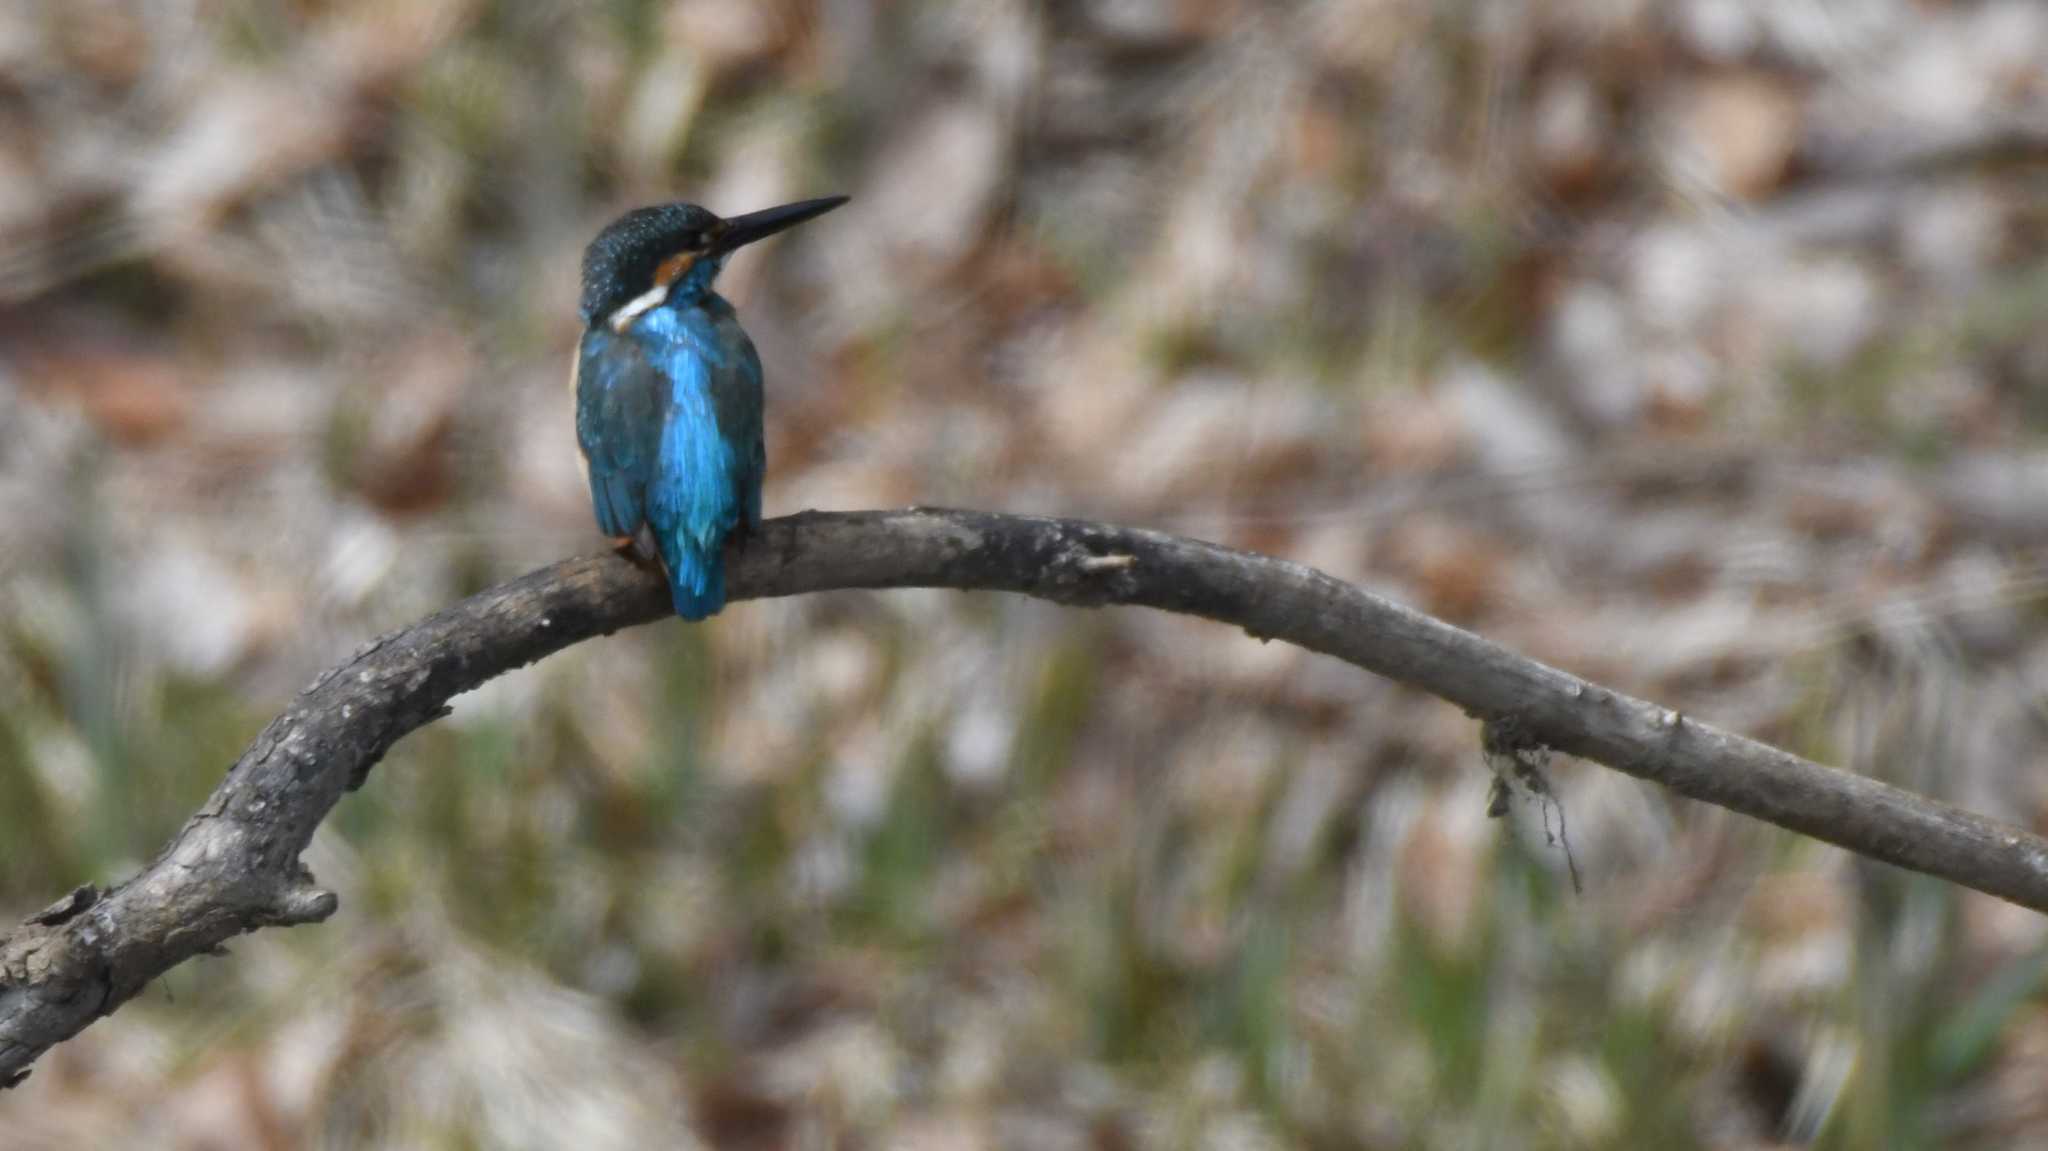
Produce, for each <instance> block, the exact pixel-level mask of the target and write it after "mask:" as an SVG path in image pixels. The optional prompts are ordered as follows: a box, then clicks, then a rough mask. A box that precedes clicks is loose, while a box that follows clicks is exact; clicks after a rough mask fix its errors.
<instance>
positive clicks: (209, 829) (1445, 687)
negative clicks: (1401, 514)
mask: <svg viewBox="0 0 2048 1151" xmlns="http://www.w3.org/2000/svg"><path fill="white" fill-rule="evenodd" d="M727 562H728V580H729V584H730V587H731V589H732V593H733V595H734V597H735V598H741V599H745V598H760V597H765V596H787V595H798V594H801V593H804V592H814V591H826V590H830V589H835V588H892V587H946V588H968V589H989V590H999V591H1013V592H1022V593H1024V594H1026V595H1033V596H1038V597H1040V598H1043V599H1049V600H1053V601H1055V602H1059V603H1064V604H1073V605H1077V606H1084V607H1096V606H1101V605H1106V604H1131V605H1140V606H1145V607H1154V608H1160V609H1163V610H1166V611H1172V612H1179V613H1183V614H1188V615H1197V616H1204V617H1207V618H1209V619H1213V620H1218V621H1221V622H1224V623H1228V624H1233V625H1235V626H1238V627H1241V628H1243V629H1244V630H1245V631H1246V632H1248V633H1250V634H1252V635H1254V636H1257V637H1259V638H1261V639H1280V640H1286V641H1287V642H1289V643H1294V644H1298V645H1300V646H1302V647H1305V648H1308V649H1310V650H1312V651H1318V652H1322V653H1325V654H1328V655H1332V656H1335V657H1337V658H1338V659H1342V660H1345V661H1346V662H1349V663H1353V664H1356V665H1358V666H1359V667H1362V668H1365V669H1366V670H1368V671H1372V672H1377V673H1378V674H1380V675H1383V676H1386V677H1388V678H1390V679H1394V680H1398V681H1400V682H1402V683H1405V684H1409V685H1411V686H1413V687H1416V688H1419V689H1421V690H1423V691H1426V692H1429V693H1431V694H1433V695H1437V696H1441V697H1442V698H1444V699H1447V700H1449V701H1451V702H1453V703H1456V704H1458V705H1459V706H1461V707H1463V708H1464V709H1465V710H1466V711H1467V712H1469V713H1471V714H1473V715H1475V716H1478V717H1482V718H1484V719H1488V720H1494V721H1501V722H1502V725H1503V726H1504V727H1507V728H1511V729H1512V731H1513V732H1514V733H1515V738H1516V739H1517V740H1519V741H1522V742H1524V743H1525V744H1529V745H1533V744H1539V743H1540V744H1543V745H1547V746H1549V747H1551V748H1553V749H1556V750H1558V751H1562V752H1567V753H1569V754H1572V755H1576V756H1579V757H1581V758H1584V759H1589V760H1593V761H1595V762H1598V763H1603V764H1606V765H1607V766H1609V767H1613V768H1618V769H1619V770H1622V771H1625V772H1628V773H1629V774H1631V775H1635V776H1638V777H1640V778H1643V779H1647V780H1651V781H1653V782H1656V783H1661V784H1663V785H1665V786H1666V787H1669V788H1670V789H1672V790H1673V791H1676V792H1678V793H1680V794H1682V795H1686V796H1690V797H1692V798H1694V799H1700V800H1705V801H1706V802H1708V803H1714V804H1718V805H1720V806H1722V807H1726V808H1729V809H1731V810H1734V811H1739V812H1742V813H1744V814H1747V815H1753V816H1756V817H1757V818H1759V819H1764V820H1768V821H1770V822H1772V823H1775V824H1777V825H1779V826H1781V827H1786V828H1790V829H1792V830H1794V831H1798V832H1803V833H1805V834H1807V835H1811V836H1814V837H1816V838H1819V839H1823V840H1827V841H1828V842H1830V843H1835V844H1839V845H1841V846H1843V847H1846V848H1848V849H1849V850H1851V851H1855V852H1857V853H1859V854H1862V855H1866V856H1870V857H1871V858H1874V859H1879V860H1882V861H1884V862H1887V863H1892V864H1896V865H1898V866H1900V867H1905V868H1910V869H1912V870H1914V871H1921V872H1926V873H1927V874H1929V875H1934V876H1939V877H1941V878H1943V879H1947V880H1951V881H1953V882H1955V883H1959V884H1962V885H1964V886H1966V887H1972V888H1975V889H1977V890H1979V891H1983V892H1987V893H1989V894H1992V895H1996V896H2000V897H2002V898H2005V899H2009V900H2011V901H2013V902H2014V903H2018V904H2021V905H2023V906H2026V907H2030V908H2033V909H2035V910H2040V911H2048V841H2044V840H2042V839H2040V838H2038V837H2036V836H2034V835H2030V834H2028V833H2026V832H2024V831H2021V830H2019V829H2018V828H2015V827H2010V826H2007V825H2005V824H2001V823H1998V822H1996V821H1993V820H1990V819H1986V818H1984V817H1982V816H1978V815H1973V814H1970V813H1969V812H1965V811H1961V810H1958V809H1956V808H1954V807H1950V806H1948V805H1946V804H1942V803H1938V802H1935V801H1932V800H1929V799H1925V798H1923V797H1920V796H1917V795H1914V794H1912V793H1910V792H1906V791H1902V790H1900V789H1899V788H1896V787H1892V786H1890V785H1888V784H1884V783H1880V782H1878V781H1876V780H1873V779H1868V778H1864V777H1862V776H1857V775H1851V774H1849V773H1848V772H1844V771H1840V770H1837V769H1834V768H1830V767H1823V766H1821V765H1820V764H1817V763H1812V762H1810V761H1807V760H1804V759H1801V758H1799V757H1798V756H1795V755H1792V754H1790V753H1787V752H1784V751H1780V750H1778V749H1776V748H1773V747H1769V746H1767V745H1765V744H1761V743H1757V742H1755V741H1753V740H1749V739H1744V738H1742V737H1741V736H1737V735H1732V734H1730V733H1728V732H1724V731H1720V730H1718V729H1716V728H1713V727H1710V726H1708V725H1706V724H1703V723H1699V722H1697V721H1694V720H1692V719H1689V718H1683V717H1680V716H1679V715H1678V714H1677V713H1676V712H1672V711H1669V710H1667V709H1665V708H1662V707H1658V706H1656V705H1654V704H1650V703H1647V702H1645V701H1643V700H1639V699H1633V698H1630V697H1629V696H1625V695H1622V694H1620V693H1618V692H1614V691H1610V690H1608V689H1606V688H1603V687H1600V686H1598V685H1595V684H1591V683H1587V682H1585V681H1584V680H1581V679H1578V678H1577V677H1575V676H1572V675H1569V674H1567V673H1565V672H1562V671H1558V670H1556V669H1554V668H1550V667H1545V666H1544V665H1542V664H1539V663H1536V662H1534V661H1532V660H1529V659H1525V658H1523V657H1521V656H1518V655H1516V654H1514V653H1513V652H1510V651H1508V650H1507V649H1505V648H1502V647H1500V646H1499V645H1497V644H1494V643H1492V642H1490V641H1488V640H1485V639H1482V638H1480V637H1479V636H1476V635H1473V634H1471V633H1470V632H1466V631H1462V630H1460V629H1458V628H1455V627H1452V626H1451V625H1449V624H1446V623H1443V622H1441V621H1439V620H1436V619H1433V618H1431V617H1429V616H1426V615H1423V614H1421V613H1419V612H1415V611H1412V610H1410V609H1408V608H1405V607H1401V606H1399V605H1397V604H1394V603H1392V602H1390V601H1388V600H1385V599H1383V598H1381V597H1379V596H1376V595H1373V594H1372V593H1370V592H1367V591H1364V590H1361V589H1359V588H1357V587H1353V586H1352V585H1350V584H1346V583H1343V582H1342V581H1339V580H1337V579H1333V578H1332V577H1330V576H1327V575H1324V574H1322V573H1321V572H1318V571H1315V570H1313V569H1311V568H1307V567H1304V566H1302V565H1300V564H1295V563H1289V562H1287V561H1284V560H1278V559H1271V558H1268V557H1265V556H1259V555H1253V554H1250V553H1246V552H1240V551H1233V550H1231V549H1228V548H1223V547H1218V546H1216V545H1214V544H1206V543H1200V542H1197V541H1194V540H1187V539H1181V538H1178V537H1175V536H1169V535H1163V534H1160V533H1157V532H1148V531H1137V530H1132V529H1128V528H1119V527H1112V526H1108V525H1104V524H1095V523H1087V522H1082V521H1076V520H1054V519H1037V518H1028V517H1022V516H1006V515H994V514H990V513H985V512H971V511H936V510H911V511H903V512H854V513H830V514H828V513H805V514H803V515H798V516H791V517H788V518H785V519H778V520H773V521H771V522H769V523H767V524H765V525H763V527H762V528H761V530H760V532H759V533H758V534H757V535H756V536H755V537H754V538H753V539H751V540H749V541H748V542H746V543H745V544H743V545H740V546H737V547H735V548H734V549H733V550H731V551H730V552H729V553H728V555H727ZM668 614H669V607H668V596H667V592H666V589H665V588H664V586H663V584H662V581H661V580H660V579H659V578H658V577H657V576H656V575H654V574H653V573H651V572H648V571H645V570H642V569H640V568H637V567H635V566H634V565H632V564H631V563H629V562H627V561H625V560H623V559H620V558H618V557H615V556H604V557H598V558H583V559H572V560H565V561H563V562H561V563H558V564H555V565H554V566H552V567H548V568H543V569H541V570H539V571H536V572H533V573H531V574H529V575H526V576H523V577H521V578H519V579H516V580H513V581H511V582H509V583H505V584H501V585H499V586H497V587H494V588H491V589H490V590H488V591H484V592H481V593H479V594H477V595H474V596H471V597H470V598H469V599H466V600H464V601H462V602H461V603H458V604H456V605H454V606H453V607H450V608H448V609H446V610H444V611H442V612H439V613H438V614H435V615H433V616H431V617H429V618H427V619H425V620H422V621H421V622H419V623H417V624H415V625H413V626H412V627H409V628H406V629H404V630H402V631H399V632H395V633H393V634H391V635H388V636H385V637H384V638H382V639H379V640H377V641H375V642H373V643H371V644H369V645H368V646H366V647H364V648H363V649H362V650H361V651H358V652H357V653H356V654H355V655H354V656H352V657H351V658H350V659H349V660H348V661H347V662H346V663H343V664H342V665H341V666H339V667H337V668H334V669H332V670H331V671H328V672H326V673H325V674H323V675H322V676H320V678H319V679H318V680H316V681H315V682H314V683H313V684H312V686H310V687H308V688H307V689H306V690H305V691H304V692H302V693H301V694H300V695H299V697H298V698H297V699H296V700H295V701H293V703H292V704H291V706H290V707H288V708H287V709H286V710H285V712H284V713H283V714H282V715H280V716H278V717H277V718H276V719H274V720H272V721H271V723H270V724H269V726H267V727H265V728H264V729H263V731H262V733H261V734H259V735H258V736H257V737H256V740H255V742H254V743H252V744H251V745H250V746H249V749H248V750H247V751H245V752H244V753H243V754H242V757H241V758H240V759H239V760H237V761H236V762H235V764H234V766H233V767H232V768H230V769H229V770H228V774H227V778H226V779H224V780H223V781H222V782H221V784H220V786H219V787H218V788H216V789H215V791H214V793H213V795H212V797H211V798H210V799H208V801H207V803H206V805H205V806H204V807H202V808H201V809H200V810H199V811H198V813H197V814H195V815H193V817H192V818H191V820H190V821H188V822H187V823H186V824H185V826H184V828H183V829H182V830H180V831H179V832H178V835H177V837H176V838H175V839H173V840H172V841H171V843H170V845H169V846H168V847H166V848H165V849H164V851H163V852H162V854H160V855H159V856H157V858H156V859H155V860H154V861H153V862H151V863H150V864H149V866H147V867H145V868H144V869H143V870H142V872H141V873H140V874H138V875H136V876H134V877H133V878H131V879H129V880H127V881H125V882H123V883H121V884H119V885H118V886H115V887H113V888H111V889H109V890H107V891H105V892H100V891H97V890H95V889H93V888H91V887H84V888H80V889H79V890H78V891H76V892H73V893H72V894H71V895H70V896H69V897H67V898H66V899H64V900H61V901H59V902H58V903H57V904H55V905H53V906H52V907H50V908H48V909H46V910H44V911H43V912H41V913H39V914H37V915H35V916H33V917H31V918H30V919H29V920H27V921H26V922H24V923H22V924H21V925H20V926H19V927H17V928H16V929H15V930H14V932H13V933H12V934H10V935H9V936H7V937H6V938H5V939H0V1083H11V1082H14V1081H18V1080H19V1079H20V1077H21V1076H23V1075H24V1074H26V1072H27V1069H28V1067H29V1065H30V1064H31V1063H32V1062H34V1060H35V1059H36V1058H37V1057H38V1056H40V1055H41V1054H42V1053H43V1052H44V1051H46V1050H48V1049H49V1048H50V1047H51V1046H52V1045H54V1044H56V1043H59V1042H62V1041H63V1040H65V1039H68V1038H70V1037H71V1036H73V1035H76V1034H78V1032H80V1031H81V1030H83V1029H84V1028H85V1027H86V1026H87V1025H88V1024H90V1023H91V1022H92V1021H93V1020H95V1019H98V1018H99V1017H101V1016H103V1015H106V1014H108V1013H110V1012H112V1011H113V1010H114V1009H115V1008H117V1007H119V1006H120V1005H121V1004H122V1003H123V1002H125V1001H126V1000H128V999H129V998H130V997H132V996H133V995H135V993H136V992H138V991H140V990H141V989H142V988H143V987H144V986H145V985H146V984H148V983H149V981H150V980H152V979H154V978H156V977H157V976H158V975H161V974H163V973H164V972H165V971H168V970H169V969H170V968H172V967H174V966H176V965H177V964H179V963H181V962H183V961H184V960H186V959H189V958H191V957H192V956H194V955H198V954H201V953H203V952H208V951H212V950H215V949H217V948H218V947H219V946H220V945H221V944H222V943H223V942H225V941H227V940H229V939H231V938H233V937H235V936H237V935H240V934H242V933H244V932H248V931H254V930H255V929H257V928H259V927H267V926H271V925H275V924H293V923H310V922H315V921H318V920H321V919H325V918H326V917H327V916H329V915H332V914H333V913H334V910H335V906H336V903H337V900H336V898H335V896H334V894H333V893H332V892H328V891H323V890H321V889H319V888H318V887H316V886H314V883H313V877H312V876H311V875H310V874H309V873H308V872H307V871H306V869H305V867H304V866H303V865H302V864H301V863H300V862H299V854H300V852H302V851H303V850H304V849H305V847H306V845H307V843H308V842H309V841H310V840H311V839H312V836H313V831H314V828H316V827H317V826H318V825H319V823H320V821H321V820H322V819H324V818H326V816H327V813H328V812H329V811H330V810H331V809H332V808H333V807H334V805H335V803H336V802H337V801H339V800H340V798H341V796H342V794H343V792H345V791H347V790H349V789H350V788H352V787H355V786H358V785H360V784H361V783H362V781H363V779H364V778H365V776H366V775H367V774H368V772H369V770H370V768H371V766H372V765H374V764H375V763H376V762H377V760H378V759H379V758H381V757H382V756H383V755H384V753H385V752H386V751H387V750H389V748H390V747H391V745H392V744H393V743H394V742H396V741H397V740H398V739H399V737H401V736H403V735H405V734H406V733H407V732H409V731H412V730H413V729H414V728H417V727H420V726H421V725H423V724H426V723H428V722H430V721H432V720H433V719H435V718H437V717H439V716H441V715H443V714H446V711H447V702H448V700H449V699H450V698H451V697H453V696H455V695H457V694H460V693H462V692H464V691H468V690H469V689H471V688H474V687H476V686H477V685H478V684H481V683H483V682H484V681H486V680H488V679H491V678H492V677H494V676H497V675H499V674H501V673H503V672H505V671H507V670H510V669H512V668H514V667H518V666H520V665H522V664H528V663H532V662H533V661H534V660H537V659H540V658H541V657H542V656H545V655H548V654H549V653H551V652H555V651H558V650H560V649H562V648H564V647H567V646H569V645H570V644H573V643H576V642H579V641H581V640H585V639H589V638H591V637H593V636H598V635H605V634H608V633H610V632H614V631H617V630H619V629H620V628H624V627H630V626H632V625H634V624H641V623H647V622H649V621H651V620H655V619H660V618H663V617H665V616H667V615H668Z"/></svg>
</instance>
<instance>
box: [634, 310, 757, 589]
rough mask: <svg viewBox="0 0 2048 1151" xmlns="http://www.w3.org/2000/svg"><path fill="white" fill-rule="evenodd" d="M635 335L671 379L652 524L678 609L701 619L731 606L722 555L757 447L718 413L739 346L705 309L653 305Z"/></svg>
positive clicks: (652, 485) (651, 501)
mask: <svg viewBox="0 0 2048 1151" xmlns="http://www.w3.org/2000/svg"><path fill="white" fill-rule="evenodd" d="M630 332H631V335H632V337H633V338H634V340H635V341H637V342H638V343H639V344H640V345H641V348H642V349H643V351H644V352H645V354H646V356H647V358H648V360H649V362H650V363H651V364H652V366H653V367H654V368H655V370H656V371H657V372H658V373H659V374H660V375H661V376H663V377H665V378H666V380H667V382H668V397H667V411H666V413H665V417H666V418H665V419H663V421H662V430H661V443H660V450H659V451H658V452H657V453H656V454H655V464H654V474H653V476H652V477H651V479H650V481H649V483H648V489H647V522H648V523H649V524H650V525H652V527H653V528H654V535H655V539H656V540H657V541H658V542H659V543H660V545H661V549H662V558H663V559H664V560H665V561H666V562H667V565H668V569H669V581H670V591H671V592H672V593H673V595H674V598H675V605H676V612H677V614H679V615H681V616H683V617H684V618H686V619H701V618H703V617H704V616H707V615H710V614H712V613H714V612H716V611H718V610H719V609H720V608H722V607H724V606H725V569H724V564H723V560H722V557H721V554H720V552H721V549H722V548H723V547H724V544H725V537H726V536H727V535H728V534H730V533H731V531H732V529H733V526H734V525H735V524H736V523H738V522H739V519H740V516H741V512H742V505H743V502H744V495H743V493H742V492H741V490H740V489H741V486H742V485H743V484H744V483H745V481H746V479H747V475H746V473H747V472H748V471H750V470H751V468H750V467H749V466H748V465H749V464H750V463H751V460H750V457H751V454H752V445H751V444H736V443H734V442H733V440H732V439H731V437H730V436H729V435H728V434H727V429H724V428H722V427H721V426H720V421H719V418H718V416H719V413H718V407H719V406H720V405H719V404H718V402H717V401H718V397H717V394H716V393H717V392H718V391H719V390H720V385H722V384H727V383H728V381H729V377H730V376H731V375H732V373H733V368H734V364H733V357H734V354H735V349H732V348H728V347H725V346H724V345H723V344H722V343H721V342H720V341H719V340H718V338H717V336H718V332H717V330H716V325H715V321H714V319H713V317H711V316H710V315H709V314H708V313H707V312H705V311H704V310H703V309H702V308H695V307H684V308H676V307H659V308H655V309H653V310H651V311H649V312H648V313H647V314H646V315H644V316H642V317H641V318H640V319H639V320H638V321H637V322H635V323H634V325H633V326H632V328H631V329H630ZM757 482H758V481H757Z"/></svg>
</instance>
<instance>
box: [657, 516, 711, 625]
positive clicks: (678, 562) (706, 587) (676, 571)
mask: <svg viewBox="0 0 2048 1151" xmlns="http://www.w3.org/2000/svg"><path fill="white" fill-rule="evenodd" d="M661 534H662V535H664V536H665V537H666V538H664V539H663V540H662V541H661V559H662V563H663V564H664V565H665V566H666V567H667V568H668V590H669V595H670V597H671V598H672V599H674V600H675V605H676V614H677V615H679V616H682V617H683V618H684V619H687V620H700V619H703V618H704V617H705V616H710V615H717V614H718V609H720V608H722V607H724V606H725V557H724V555H723V554H721V553H722V550H723V549H721V548H718V547H709V548H707V547H705V546H703V545H702V544H700V543H698V542H697V541H696V540H693V539H690V538H688V537H687V535H685V533H683V532H674V533H667V532H664V533H661Z"/></svg>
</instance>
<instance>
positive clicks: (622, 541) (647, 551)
mask: <svg viewBox="0 0 2048 1151" xmlns="http://www.w3.org/2000/svg"><path fill="white" fill-rule="evenodd" d="M612 550H613V551H616V552H618V553H619V554H620V555H622V556H624V557H626V558H627V559H628V560H631V561H632V562H634V563H636V564H638V565H640V566H641V567H644V568H658V567H660V566H661V552H660V550H659V549H657V548H656V547H655V546H654V536H653V534H652V533H650V532H649V531H648V530H647V529H646V528H641V529H640V530H639V531H637V532H634V533H633V534H632V535H629V536H613V537H612Z"/></svg>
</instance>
